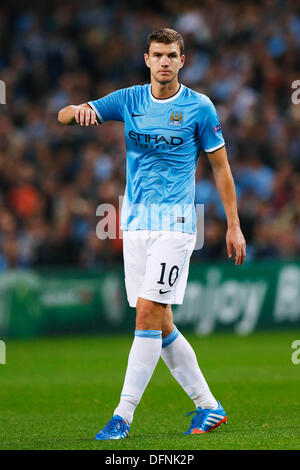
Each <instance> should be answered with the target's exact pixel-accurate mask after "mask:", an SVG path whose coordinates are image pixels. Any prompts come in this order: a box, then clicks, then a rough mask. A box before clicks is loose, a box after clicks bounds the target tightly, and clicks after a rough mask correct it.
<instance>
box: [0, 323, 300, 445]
mask: <svg viewBox="0 0 300 470" xmlns="http://www.w3.org/2000/svg"><path fill="white" fill-rule="evenodd" d="M186 336H187V338H188V339H189V340H190V342H191V344H192V346H193V347H194V349H195V352H196V354H197V357H198V361H199V364H200V367H201V369H202V371H203V373H204V375H205V377H206V379H207V381H208V383H209V385H210V387H211V390H212V392H213V393H214V395H215V396H216V398H217V399H218V400H220V401H221V403H222V404H223V406H224V408H225V409H226V411H227V415H228V425H227V426H225V425H222V426H221V427H220V428H219V429H216V430H215V431H212V432H211V433H208V434H205V435H194V436H186V435H183V432H184V431H186V430H187V428H188V427H189V423H190V418H186V417H185V414H186V413H187V412H188V411H191V410H193V409H194V405H193V403H192V402H191V401H190V399H189V398H188V397H187V396H186V395H185V393H184V392H183V390H182V389H181V388H180V387H179V385H178V384H177V382H176V381H175V380H174V379H173V377H172V376H171V374H170V372H169V371H168V369H167V368H166V366H165V364H164V363H163V362H162V360H160V361H159V364H158V366H157V368H156V370H155V372H154V375H153V377H152V379H151V381H150V384H149V385H148V387H147V389H146V391H145V394H144V396H143V398H142V401H141V403H140V405H139V407H138V408H137V410H136V413H135V419H134V422H133V424H132V427H131V433H130V437H129V438H127V439H123V440H121V441H104V442H99V441H95V440H94V436H95V434H96V433H97V432H98V431H99V430H100V429H101V428H102V427H103V425H105V424H106V422H107V421H108V420H109V419H110V418H111V415H112V412H113V410H114V408H115V406H116V405H117V403H118V400H119V394H120V392H121V388H122V383H123V377H124V373H125V368H126V363H127V357H128V352H129V350H130V346H131V342H132V338H133V336H109V337H108V336H106V337H101V336H99V337H79V338H78V337H70V338H54V339H53V338H51V339H38V340H26V341H17V340H15V341H8V342H7V345H6V355H7V356H6V357H7V359H6V362H7V364H6V365H0V383H1V388H0V415H1V426H0V449H105V450H108V449H111V450H135V449H138V450H140V449H149V450H168V449H171V450H184V449H186V450H196V449H210V450H212V449H299V448H300V426H299V410H300V408H299V404H300V364H299V365H294V364H293V363H292V361H291V355H292V352H293V350H292V349H291V344H292V342H293V341H294V340H295V339H300V331H299V330H298V331H289V332H276V333H275V332H273V333H256V334H253V335H250V336H247V337H237V336H235V335H233V334H229V333H228V334H214V335H212V336H209V337H196V336H194V335H186Z"/></svg>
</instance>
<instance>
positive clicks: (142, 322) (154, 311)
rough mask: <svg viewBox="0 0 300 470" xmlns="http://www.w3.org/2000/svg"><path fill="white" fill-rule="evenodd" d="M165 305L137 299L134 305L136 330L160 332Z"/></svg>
mask: <svg viewBox="0 0 300 470" xmlns="http://www.w3.org/2000/svg"><path fill="white" fill-rule="evenodd" d="M165 308H166V305H165V304H160V303H158V302H152V301H151V300H147V299H139V300H138V302H137V305H136V329H137V330H161V327H162V318H163V313H164V310H165Z"/></svg>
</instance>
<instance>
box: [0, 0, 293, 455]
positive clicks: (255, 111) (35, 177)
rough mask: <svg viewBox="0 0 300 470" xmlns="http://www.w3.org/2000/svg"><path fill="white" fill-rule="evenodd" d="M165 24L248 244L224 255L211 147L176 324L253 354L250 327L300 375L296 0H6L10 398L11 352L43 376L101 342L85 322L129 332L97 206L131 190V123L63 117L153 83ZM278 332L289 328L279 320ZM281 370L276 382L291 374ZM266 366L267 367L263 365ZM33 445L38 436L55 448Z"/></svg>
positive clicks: (3, 175)
mask: <svg viewBox="0 0 300 470" xmlns="http://www.w3.org/2000/svg"><path fill="white" fill-rule="evenodd" d="M164 26H168V27H173V28H174V29H176V30H178V31H179V32H181V33H182V34H183V37H184V40H185V48H186V64H185V66H184V68H183V69H182V71H181V72H180V80H181V81H182V82H183V83H184V84H185V85H187V86H190V87H191V88H193V89H195V90H197V91H199V92H202V93H205V94H207V95H208V96H209V97H210V98H211V99H212V101H213V102H214V104H215V105H216V108H217V110H218V113H219V117H220V121H221V124H222V129H223V134H224V137H225V141H226V144H227V151H228V156H229V162H230V165H231V168H232V172H233V176H234V180H235V185H236V190H237V198H238V210H239V216H240V221H241V227H242V230H243V233H244V235H245V238H246V241H247V259H246V261H245V264H244V265H243V266H242V267H234V264H233V262H232V261H230V260H228V259H227V253H226V244H225V233H226V221H225V215H224V211H223V208H222V205H221V202H220V199H219V196H218V194H217V192H216V188H215V185H214V181H213V176H212V170H211V168H210V164H209V161H208V159H207V157H206V156H205V154H204V153H203V154H201V156H200V160H199V165H198V169H197V173H196V201H195V202H196V203H202V204H205V244H204V247H203V248H202V250H200V251H197V252H195V253H194V254H193V257H192V262H191V271H190V279H189V281H190V282H189V284H188V289H187V294H186V299H185V303H184V304H183V306H182V307H181V308H178V309H175V319H176V322H177V324H178V326H179V327H180V328H181V329H182V330H183V331H186V332H187V334H192V333H196V334H197V335H201V334H212V333H214V335H213V338H215V341H216V343H215V344H219V345H220V348H221V349H222V348H223V344H221V343H218V341H219V342H221V341H222V339H220V338H223V336H222V334H225V336H224V341H225V344H226V347H228V348H229V350H230V347H231V346H230V345H231V344H234V345H236V349H234V347H233V346H232V347H233V349H234V351H235V354H239V352H241V353H242V354H243V353H245V350H244V349H243V348H244V345H245V343H240V342H239V343H235V341H238V340H237V339H235V338H236V336H235V335H236V333H238V334H243V335H246V334H248V337H249V338H250V337H253V347H254V348H257V354H258V355H259V354H260V351H262V350H261V349H259V348H261V347H262V348H263V346H262V343H266V344H268V346H269V348H270V349H269V353H270V354H271V352H272V351H273V352H274V353H275V356H276V352H277V356H276V357H277V358H278V357H279V355H280V354H281V356H280V357H281V358H282V357H284V358H285V359H284V361H285V362H284V361H282V362H284V364H285V366H286V365H287V364H289V366H288V367H290V369H289V370H290V373H291V374H292V379H291V380H295V374H296V369H297V367H296V366H295V365H294V366H291V361H290V355H291V352H292V350H291V342H292V340H294V339H297V336H298V337H299V336H300V335H299V326H300V132H299V124H300V105H295V104H293V103H292V99H291V96H292V92H293V90H292V82H293V81H294V80H298V79H299V78H300V10H299V3H298V2H297V1H292V0H289V1H279V0H267V1H263V2H256V1H243V2H230V1H219V0H207V1H203V2H197V1H194V2H193V1H189V0H187V1H185V2H181V1H178V0H172V1H171V0H161V1H159V2H158V1H152V2H149V3H147V4H144V3H142V2H139V1H130V2H122V1H118V0H110V1H104V0H103V1H100V0H98V1H96V0H95V1H93V0H85V1H84V2H81V1H76V0H75V1H68V2H59V1H49V0H47V1H44V2H31V3H30V2H27V1H14V0H11V1H6V0H5V1H2V2H1V6H0V79H1V80H2V81H3V82H4V83H5V85H6V104H1V106H0V135H1V138H0V338H1V339H3V340H5V341H6V340H8V341H7V371H6V370H4V368H3V367H2V366H1V367H2V369H1V373H2V374H4V375H3V377H4V380H5V374H7V380H8V382H9V384H10V386H11V388H9V387H8V390H11V391H12V395H13V394H14V391H15V390H16V388H15V387H17V384H18V386H20V383H19V382H18V374H17V371H18V367H17V366H16V365H15V367H16V368H15V375H14V372H11V374H12V375H11V376H10V375H9V374H10V371H11V370H12V369H10V370H9V357H10V361H11V362H13V361H14V360H15V364H17V363H18V362H19V359H20V355H21V356H22V357H23V363H24V364H25V366H24V367H25V369H26V364H27V366H28V367H29V369H30V367H31V365H32V361H34V360H36V358H37V357H38V356H40V357H41V358H42V360H43V361H44V364H43V366H42V365H41V369H43V370H44V369H45V373H46V372H47V370H48V373H49V376H47V377H48V378H49V377H51V371H52V369H51V367H52V366H50V367H49V368H48V369H47V364H48V363H47V351H52V352H51V355H52V356H51V357H53V354H55V352H54V351H55V350H56V348H58V350H60V347H61V350H60V351H61V354H62V356H61V357H60V360H64V359H66V363H67V364H68V359H67V358H65V357H64V352H66V351H67V350H68V348H69V347H71V346H70V345H71V344H73V343H72V341H73V340H74V341H75V343H74V350H75V349H76V351H77V348H79V350H80V347H82V351H83V355H84V351H86V348H90V350H91V351H92V350H93V351H95V349H94V348H97V347H98V348H99V347H100V346H99V342H98V341H97V340H95V338H93V337H90V339H89V336H88V337H87V340H86V341H87V342H85V340H82V341H84V342H83V343H80V341H81V340H80V339H78V341H79V343H78V344H77V343H76V338H77V337H78V334H80V333H97V338H98V337H102V335H101V333H105V336H103V341H107V343H103V344H106V345H107V346H106V347H107V348H109V345H110V344H115V342H114V341H115V336H114V335H115V334H116V333H122V334H125V333H126V332H127V333H128V332H130V331H131V332H132V331H133V328H134V310H133V309H130V308H129V307H128V305H127V302H126V297H125V292H124V285H123V267H122V241H121V240H109V239H107V240H99V239H98V238H97V236H96V226H97V223H98V222H99V217H97V216H96V209H97V207H98V205H99V204H100V203H112V204H114V205H115V207H118V198H119V196H120V195H122V194H123V190H124V185H125V146H124V137H123V127H122V125H121V124H119V123H109V124H106V125H105V126H103V127H100V128H87V129H85V128H80V127H78V126H70V127H68V126H62V125H59V124H58V122H57V113H58V110H59V109H61V108H62V107H64V106H66V105H68V104H79V103H83V102H86V101H87V100H89V99H96V98H98V97H101V96H103V95H105V94H107V93H109V92H111V91H113V90H115V89H118V88H122V87H128V86H131V85H133V84H142V83H146V82H148V81H149V76H148V69H146V67H145V65H144V62H143V52H144V50H145V42H146V37H147V34H148V33H150V32H151V31H152V30H153V29H157V28H160V27H164ZM116 223H117V224H118V218H117V220H116ZM284 328H287V331H288V333H285V334H288V335H289V336H284V335H283V336H280V335H279V336H276V334H275V333H273V332H272V330H276V329H277V330H278V329H279V330H280V331H282V330H283V329H284ZM261 329H264V331H265V332H266V333H264V334H265V335H266V336H263V337H262V338H263V339H260V342H259V343H258V344H259V346H258V345H257V344H256V343H255V341H256V340H255V338H256V336H255V335H256V333H255V330H261ZM250 333H251V334H252V335H251V334H250ZM73 334H76V336H73V337H72V335H73ZM220 334H221V336H218V335H220ZM274 334H275V336H273V335H274ZM57 335H59V337H60V339H57ZM63 335H67V336H66V337H68V338H69V339H68V341H71V343H68V342H67V343H59V342H58V343H55V341H62V342H63V341H64V336H63ZM98 335H100V336H98ZM41 336H47V339H45V343H44V342H42V341H43V340H41V343H39V347H38V346H37V343H31V342H30V341H31V340H30V339H28V340H25V341H24V340H21V339H20V338H22V337H23V338H25V337H28V338H32V337H41ZM124 337H126V336H124ZM10 338H19V339H18V340H14V339H13V340H10ZM51 338H53V341H54V343H51ZM122 338H123V336H122ZM128 338H129V336H128ZM192 338H194V344H195V345H196V346H195V347H196V349H197V347H198V348H201V347H203V348H204V346H205V347H206V348H209V344H210V343H209V342H207V339H205V338H202V339H201V336H192ZM123 340H124V338H123ZM123 340H122V341H123ZM249 340H250V341H252V340H251V338H250V339H249ZM9 341H11V343H10V342H9ZM49 341H50V342H49ZM66 341H67V340H66ZM130 341H131V339H130V338H129V339H128V344H127V343H126V344H127V347H129V346H128V345H129V344H130ZM201 341H203V342H201ZM231 341H232V343H231ZM53 344H55V345H56V346H55V347H54V346H53ZM247 344H248V346H249V344H251V343H247ZM10 345H11V346H10ZM51 345H52V346H51ZM201 345H202V346H201ZM203 345H204V346H203ZM124 347H125V346H124ZM44 348H46V352H45V349H44ZM249 348H250V349H249V351H248V352H249V354H251V357H252V359H253V356H252V354H253V351H252V350H251V347H250V346H249ZM280 348H282V349H280ZM101 351H102V350H101ZM125 351H127V350H126V347H125ZM279 351H280V352H279ZM211 353H212V351H211ZM101 354H102V352H101ZM126 354H127V353H124V356H122V359H124V358H125V357H126ZM262 354H265V356H264V357H267V355H268V352H267V351H265V350H264V352H262ZM76 357H77V356H76ZM63 358H64V359H63ZM77 360H79V357H77ZM124 360H125V359H124ZM228 360H229V357H228ZM26 361H27V362H26ZM216 361H217V357H216ZM257 361H259V360H258V359H257ZM0 362H1V361H0ZM246 362H247V361H246ZM248 362H249V358H248ZM250 362H251V361H250ZM279 363H280V360H279ZM51 364H52V363H51ZM122 364H123V363H122ZM245 364H246V363H245ZM245 364H244V366H245ZM257 364H258V362H257ZM48 365H49V364H48ZM277 365H278V363H277ZM69 366H70V367H72V365H71V364H69ZM123 366H124V364H123ZM12 367H13V366H12ZM282 367H283V369H282V370H284V372H282V376H281V375H280V371H279V372H278V377H277V380H279V382H280V380H281V378H282V379H283V378H284V377H286V376H285V373H286V371H285V369H284V366H283V364H282ZM298 367H300V366H298ZM54 370H55V367H54V369H53V371H54ZM59 370H60V366H59V365H58V363H57V369H56V372H57V373H58V374H59ZM208 370H209V368H208ZM53 371H52V372H53ZM122 373H123V368H121V365H120V377H122ZM223 373H224V371H223ZM261 374H262V376H264V374H266V377H267V376H268V373H267V369H264V368H263V367H262V369H261ZM225 375H226V374H225ZM242 375H243V374H242ZM45 377H46V375H45ZM48 378H47V380H48ZM28 380H29V379H28ZM41 380H42V379H41ZM45 380H46V378H45ZM49 380H50V379H49ZM242 380H244V379H242ZM41 383H42V382H41ZM37 384H39V382H38V379H37ZM41 387H42V386H41ZM2 391H3V390H2ZM117 392H118V390H117ZM7 393H9V391H7ZM93 393H95V392H93ZM114 393H115V392H114ZM284 393H286V391H285V392H284ZM291 393H292V392H291ZM58 396H60V395H58ZM295 400H296V399H295ZM1 401H2V402H3V400H1ZM3 403H4V402H3ZM16 409H17V410H18V406H17V407H16ZM41 410H43V407H42V406H41ZM43 412H44V410H43ZM107 412H108V411H107ZM110 412H111V410H110ZM16 413H18V411H16ZM29 413H30V411H29ZM7 420H8V421H7V423H10V424H11V422H10V421H9V418H7ZM291 422H292V417H291ZM266 426H267V425H266ZM8 428H9V425H8V427H7V429H8ZM11 430H13V425H12V424H11ZM33 435H34V434H33ZM8 442H9V443H8V444H3V445H6V446H7V447H6V448H12V447H10V446H12V445H15V446H16V445H17V446H18V445H19V446H20V447H19V448H22V443H21V442H20V443H19V444H15V443H14V444H12V440H10V441H8ZM36 442H38V439H37V440H36V441H35V444H32V445H36V446H37V448H39V447H38V446H39V445H41V446H42V445H43V446H44V445H45V443H43V444H41V443H39V444H36ZM298 443H299V440H298ZM77 444H78V445H79V443H77ZM49 445H50V444H49ZM53 445H54V444H53ZM57 445H58V444H57V442H56V444H55V446H56V447H55V448H57ZM61 445H63V444H61ZM70 445H71V444H70ZM152 445H155V444H152ZM170 445H171V444H170ZM212 445H213V444H212ZM245 445H246V444H245ZM255 445H258V444H257V441H256V440H255V438H254V437H253V446H255ZM262 445H266V444H265V443H263V444H262ZM270 445H274V441H272V444H270ZM295 445H296V444H295ZM28 446H29V447H30V445H29V444H28ZM66 448H67V447H66ZM152 448H155V447H152ZM171 448H172V447H171ZM179 448H180V447H179Z"/></svg>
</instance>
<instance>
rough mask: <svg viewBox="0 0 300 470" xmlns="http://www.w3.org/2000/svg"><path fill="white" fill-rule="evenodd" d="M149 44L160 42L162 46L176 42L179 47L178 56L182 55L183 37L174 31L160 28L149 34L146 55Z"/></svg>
mask: <svg viewBox="0 0 300 470" xmlns="http://www.w3.org/2000/svg"><path fill="white" fill-rule="evenodd" d="M151 42H162V43H163V44H171V43H172V42H177V43H178V45H179V50H180V55H182V54H184V43H183V37H182V36H181V34H180V33H178V32H177V31H175V30H174V29H170V28H162V29H158V30H157V31H153V32H152V33H151V34H149V36H148V38H147V54H149V49H150V44H151Z"/></svg>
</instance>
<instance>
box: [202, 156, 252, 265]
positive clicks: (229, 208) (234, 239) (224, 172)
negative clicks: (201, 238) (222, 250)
mask: <svg viewBox="0 0 300 470" xmlns="http://www.w3.org/2000/svg"><path fill="white" fill-rule="evenodd" d="M208 158H209V161H210V163H211V165H212V168H213V173H214V178H215V182H216V186H217V190H218V193H219V196H220V198H221V201H222V204H223V207H224V210H225V213H226V217H227V234H226V244H227V252H228V256H229V258H231V257H232V255H233V252H234V251H235V264H236V265H242V264H243V262H244V259H245V257H246V242H245V239H244V236H243V234H242V231H241V229H240V221H239V217H238V211H237V203H236V193H235V186H234V181H233V177H232V173H231V169H230V166H229V163H228V159H227V153H226V149H225V147H222V148H221V149H219V150H216V151H215V152H212V153H208Z"/></svg>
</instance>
